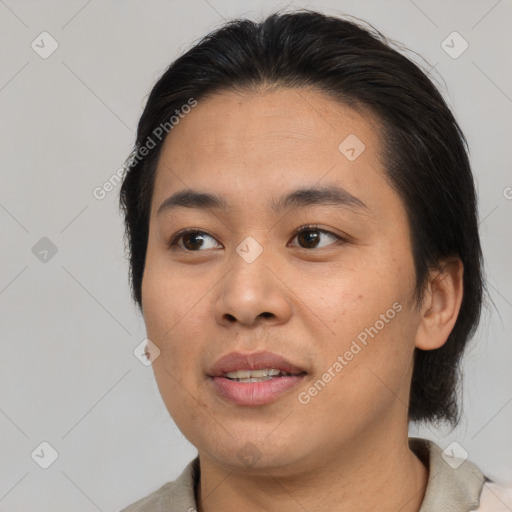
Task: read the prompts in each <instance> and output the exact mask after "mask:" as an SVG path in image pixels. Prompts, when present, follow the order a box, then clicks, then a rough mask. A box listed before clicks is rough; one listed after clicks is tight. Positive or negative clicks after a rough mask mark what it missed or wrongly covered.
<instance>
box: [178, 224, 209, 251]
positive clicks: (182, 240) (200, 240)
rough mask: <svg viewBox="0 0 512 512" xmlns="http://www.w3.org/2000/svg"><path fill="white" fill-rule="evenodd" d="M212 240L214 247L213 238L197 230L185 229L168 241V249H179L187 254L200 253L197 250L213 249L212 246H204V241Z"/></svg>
mask: <svg viewBox="0 0 512 512" xmlns="http://www.w3.org/2000/svg"><path fill="white" fill-rule="evenodd" d="M208 239H210V240H213V241H214V245H215V242H216V241H215V238H213V237H212V236H211V235H209V234H207V233H205V232H204V231H199V230H197V229H185V230H183V231H180V232H178V233H176V234H175V235H174V236H173V237H172V238H171V240H170V241H169V244H168V245H169V248H170V249H176V248H177V249H180V250H183V251H188V252H200V251H198V249H200V248H202V249H215V247H214V246H212V244H211V243H210V244H208V243H206V244H205V240H208ZM208 245H210V247H208Z"/></svg>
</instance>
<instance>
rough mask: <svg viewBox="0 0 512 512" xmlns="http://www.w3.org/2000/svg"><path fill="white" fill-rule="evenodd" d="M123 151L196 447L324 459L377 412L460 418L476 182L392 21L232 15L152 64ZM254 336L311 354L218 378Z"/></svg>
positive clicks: (145, 308)
mask: <svg viewBox="0 0 512 512" xmlns="http://www.w3.org/2000/svg"><path fill="white" fill-rule="evenodd" d="M128 163H129V166H128V168H127V173H126V175H125V177H124V181H123V185H122V188H121V193H120V205H121V208H122V211H123V214H124V218H125V226H126V236H127V240H128V249H129V258H130V276H131V287H132V293H133V298H134V300H135V302H136V303H137V305H138V306H139V307H140V309H141V311H142V314H143V316H144V320H145V323H146V328H147V332H148V338H149V339H151V340H152V342H153V343H154V344H155V345H156V346H157V347H158V348H159V350H160V351H161V354H160V357H158V358H157V359H156V360H155V361H154V363H153V368H154V372H155V376H156V379H157V383H158V386H159V388H160V392H161V394H162V397H163V399H164V402H165V404H166V406H167V408H168V410H169V412H170V413H171V415H172V416H173V418H174V420H175V421H176V423H177V425H178V426H179V427H180V429H181V430H182V431H183V433H184V434H185V435H186V436H187V437H188V438H189V439H190V440H191V442H192V443H193V444H195V445H196V446H197V447H198V449H199V450H200V451H201V450H203V451H204V452H205V453H208V454H209V455H211V456H212V457H214V458H217V459H218V460H224V461H233V460H235V458H236V457H235V455H236V454H237V453H238V452H239V450H240V449H242V448H243V447H244V446H246V445H247V443H248V442H252V443H254V444H258V443H260V444H258V446H260V447H261V446H266V448H267V451H266V452H264V453H263V458H265V457H266V458H267V459H266V460H267V462H269V463H272V462H271V461H270V459H272V460H273V463H275V464H286V463H291V462H292V461H291V460H288V459H287V458H286V457H291V455H287V456H286V457H285V456H284V455H283V453H284V452H283V450H284V449H285V448H286V446H287V445H289V444H290V443H291V442H293V443H295V446H300V449H299V450H298V454H296V455H295V456H296V457H307V456H309V455H308V454H311V453H316V454H317V456H320V455H321V454H323V455H325V454H327V453H329V446H330V447H331V448H332V446H333V443H334V444H336V443H338V444H339V446H342V445H343V444H346V443H348V442H350V440H351V439H352V438H353V436H355V435H356V433H361V432H366V431H368V432H369V431H370V430H371V428H372V426H375V425H378V424H380V425H383V421H389V422H390V423H389V424H390V425H391V424H395V423H396V421H401V422H402V423H403V425H405V426H407V423H408V422H409V421H432V422H436V421H448V422H450V423H452V424H453V425H455V424H456V422H457V419H458V417H459V413H460V408H459V407H458V397H457V386H458V380H459V362H460V359H461V356H462V354H463V351H464V348H465V346H466V344H467V342H468V340H469V339H470V337H471V335H472V334H473V332H474V329H475V328H476V325H477V323H478V319H479V314H480V308H481V301H482V275H481V248H480V241H479V236H478V223H477V207H476V197H475V188H474V182H473V177H472V174H471V169H470V164H469V161H468V156H467V151H466V141H465V139H464V136H463V134H462V132H461V130H460V128H459V126H458V124H457V122H456V120H455V119H454V116H453V114H452V113H451V112H450V109H449V108H448V106H447V105H446V103H445V102H444V100H443V98H442V96H441V95H440V93H439V92H438V90H437V89H436V87H435V86H434V85H433V84H432V82H431V81H430V80H429V78H428V77H427V75H426V74H425V73H424V72H423V71H422V70H421V69H420V68H419V67H418V66H417V65H416V64H414V63H413V62H411V61H410V60H408V59H407V58H406V57H404V56H403V55H402V54H400V53H399V52H397V51H396V50H395V49H393V48H392V47H391V45H390V43H389V42H388V41H387V40H386V39H385V38H384V36H382V35H381V34H380V33H378V32H377V31H376V30H375V29H368V28H363V27H362V26H360V25H358V24H356V23H353V22H351V21H347V20H344V19H339V18H334V17H329V16H325V15H323V14H319V13H315V12H311V11H301V12H296V13H291V14H275V15H272V16H270V17H268V18H267V19H265V20H264V21H263V22H261V23H255V22H252V21H249V20H238V21H233V22H230V23H228V24H226V25H225V26H224V27H222V28H220V29H219V30H217V31H215V32H213V33H212V34H210V35H208V36H207V37H205V38H204V39H203V40H201V41H200V42H199V43H198V44H196V45H195V46H194V47H193V48H191V49H190V50H189V51H188V52H186V53H185V54H184V55H183V56H181V57H180V58H178V59H177V60H176V61H175V62H173V63H172V64H171V66H170V67H169V68H168V69H167V70H166V72H165V73H164V74H163V76H162V77H161V78H160V79H159V81H158V82H157V84H156V85H155V86H154V88H153V90H152V91H151V93H150V95H149V98H148V101H147V103H146V106H145V109H144V112H143V114H142V116H141V119H140V121H139V125H138V131H137V140H136V145H135V148H134V152H133V153H132V155H131V157H130V159H129V161H128ZM191 192H192V193H191ZM196 193H197V194H196ZM171 196H173V200H170V201H166V200H167V199H168V198H170V197H171ZM210 196H216V197H210ZM162 205H163V206H162ZM307 225H313V226H310V227H308V228H307V229H306V230H305V229H304V226H307ZM299 228H300V230H299ZM184 230H188V231H192V232H189V233H188V234H183V231H184ZM248 237H250V238H248ZM249 255H250V256H249ZM260 350H267V351H273V352H276V353H278V354H280V355H283V356H285V357H286V358H287V359H289V360H290V361H291V362H292V363H294V364H296V365H297V366H298V367H299V368H300V369H301V370H303V371H304V373H305V376H304V378H303V379H302V381H301V383H300V384H299V385H298V387H297V388H296V389H295V390H294V391H293V392H290V393H288V394H285V395H283V396H282V397H281V398H279V399H277V400H276V401H274V402H271V403H267V404H264V405H260V406H252V407H246V406H243V405H239V404H238V405H237V404H233V403H232V402H229V401H226V400H224V399H223V398H222V397H221V396H219V395H218V394H216V393H215V392H214V391H212V389H211V380H212V379H211V371H212V366H213V365H214V363H215V362H216V361H217V360H218V358H219V357H221V356H223V355H225V354H227V353H229V352H232V351H243V352H247V353H252V352H256V351H260ZM350 354H352V355H350ZM338 356H341V358H342V360H343V362H342V361H341V360H340V359H339V357H338ZM336 362H337V363H338V364H337V365H336V364H335V363H336ZM340 365H341V368H340ZM320 381H321V382H320ZM313 388H314V389H313ZM315 389H316V391H315ZM345 411H351V413H350V415H348V414H345ZM292 413H293V414H292ZM285 418H286V419H285ZM305 422H308V423H307V424H309V425H310V427H309V428H308V432H306V431H305V430H306V429H305V428H304V425H305V424H306V423H305ZM311 429H313V431H314V432H316V434H313V435H312V434H311ZM270 432H272V435H270V434H269V433H270Z"/></svg>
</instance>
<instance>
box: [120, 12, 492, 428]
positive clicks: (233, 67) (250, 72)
mask: <svg viewBox="0 0 512 512" xmlns="http://www.w3.org/2000/svg"><path fill="white" fill-rule="evenodd" d="M275 87H287V88H310V89H315V90H318V91H321V92H324V93H327V94H328V95H330V96H331V97H333V98H335V99H337V100H338V101H340V102H342V103H343V104H345V105H348V106H350V107H352V108H355V109H366V110H369V111H370V112H372V113H373V114H374V116H375V118H376V119H377V121H378V123H377V124H378V127H379V128H378V129H379V133H380V140H381V143H382V152H381V155H382V161H383V164H384V168H385V170H386V172H387V178H388V179H389V182H390V184H391V186H393V187H394V189H395V190H396V191H397V193H398V194H399V196H400V197H401V199H402V201H403V204H404V205H405V209H406V211H407V215H408V220H409V225H410V230H411V247H412V254H413V257H414V265H415V272H416V292H417V297H418V298H419V297H420V296H421V292H422V291H423V289H424V286H425V284H426V280H427V278H428V273H429V270H430V269H432V268H440V265H441V264H442V262H443V260H444V259H445V258H448V257H453V256H458V257H460V259H461V260H462V263H463V264H464V276H463V281H464V285H463V299H462V305H461V309H460V312H459V315H458V318H457V321H456V323H455V326H454V328H453V330H452V332H451V333H450V335H449V337H448V340H447V341H446V343H445V344H444V345H443V346H442V347H440V348H438V349H436V350H429V351H423V350H420V349H417V348H416V349H415V354H414V370H413V376H412V383H411V394H410V403H409V411H408V417H409V420H410V421H431V422H439V421H448V422H449V423H451V424H452V425H456V424H457V422H458V421H459V419H460V410H459V407H458V393H459V387H458V386H459V381H460V360H461V357H462V354H463V351H464V347H465V346H466V344H467V342H468V340H469V339H470V338H471V336H472V335H473V333H474V331H475V329H476V326H477V324H478V321H479V317H480V310H481V305H482V295H483V289H484V284H483V278H482V252H481V247H480V239H479V234H478V221H477V218H478V216H477V203H476V192H475V185H474V181H473V176H472V173H471V168H470V163H469V159H468V154H467V143H466V139H465V138H464V135H463V133H462V131H461V129H460V127H459V125H458V124H457V122H456V120H455V118H454V116H453V114H452V112H451V111H450V109H449V107H448V106H447V104H446V103H445V101H444V100H443V97H442V95H441V94H440V93H439V91H438V90H437V88H436V87H435V86H434V84H433V83H432V81H431V80H430V79H429V78H428V76H427V73H425V72H424V71H422V69H421V68H420V67H419V66H418V65H416V64H415V63H413V62H412V61H411V60H409V59H408V58H407V57H405V56H404V55H403V54H402V53H400V52H399V51H398V50H396V49H394V48H393V47H392V44H391V43H390V42H389V41H388V40H387V39H386V38H385V37H384V36H383V35H382V34H381V33H380V32H379V31H377V30H376V29H374V28H371V27H369V28H366V27H363V26H362V25H361V24H360V23H356V22H354V21H349V20H347V19H342V18H338V17H334V16H328V15H324V14H321V13H318V12H315V11H311V10H305V9H303V10H300V11H295V12H288V13H274V14H272V15H270V16H268V17H267V18H265V19H264V20H263V21H261V22H259V23H258V22H253V21H250V20H247V19H241V20H233V21H230V22H228V23H226V24H225V25H223V26H222V27H221V28H219V29H217V30H215V31H213V32H212V33H210V34H208V35H207V36H205V37H204V38H202V39H201V40H200V41H199V42H198V43H197V44H195V45H194V46H193V47H192V48H191V49H190V50H188V51H187V52H186V53H185V54H183V55H182V56H181V57H179V58H178V59H177V60H175V61H174V62H173V63H172V64H171V65H170V66H169V67H168V69H167V70H166V71H165V73H164V74H163V75H162V76H161V78H160V79H159V80H158V82H157V83H156V85H155V86H154V87H153V89H152V91H151V93H150V95H149V97H148V101H147V103H146V106H145V108H144V112H143V114H142V116H141V118H140V121H139V124H138V129H137V138H136V144H135V147H134V150H133V152H132V154H131V155H130V158H129V159H128V161H127V163H128V165H127V167H126V173H125V176H124V179H123V184H122V187H121V191H120V208H121V210H122V212H123V214H124V221H125V229H126V239H127V241H128V244H129V259H130V284H131V289H132V295H133V299H134V301H135V302H136V303H137V304H138V306H139V307H140V308H141V309H142V297H141V288H142V277H143V272H144V265H145V257H146V249H147V242H148V232H149V213H150V206H151V199H152V192H153V184H154V179H155V172H156V167H157V164H158V160H159V155H160V152H161V147H162V143H163V141H164V140H165V136H163V137H162V133H163V132H162V128H163V129H164V131H165V134H166V135H167V133H171V130H172V128H173V127H174V125H175V123H176V122H179V118H180V116H177V115H176V114H179V112H181V111H182V108H183V106H184V105H187V104H188V105H190V104H191V101H201V99H205V98H207V97H209V96H211V95H213V94H215V93H216V92H221V91H227V90H240V91H247V90H259V89H265V88H275ZM173 116H174V121H172V120H171V118H173ZM150 141H151V149H150V150H148V148H149V147H150ZM144 148H146V149H144Z"/></svg>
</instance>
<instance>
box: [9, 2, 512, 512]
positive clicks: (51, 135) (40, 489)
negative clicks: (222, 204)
mask: <svg viewBox="0 0 512 512" xmlns="http://www.w3.org/2000/svg"><path fill="white" fill-rule="evenodd" d="M286 5H289V7H290V8H293V7H311V8H317V9H320V10H322V11H324V12H327V13H331V14H343V13H347V14H351V15H354V16H358V17H361V18H363V19H366V20H368V21H369V22H371V23H372V24H374V25H375V26H376V27H377V28H378V29H380V30H382V31H383V32H384V33H385V34H386V35H387V36H389V37H391V38H393V39H396V40H398V41H401V42H402V43H404V44H405V45H406V46H407V47H408V48H411V49H413V50H414V51H415V52H418V53H419V54H421V55H423V56H424V57H425V59H426V60H427V61H428V62H429V63H430V65H431V66H435V70H433V75H434V76H436V77H437V80H438V82H439V84H440V87H441V89H442V92H443V94H444V95H445V97H446V98H447V101H448V102H449V104H450V105H451V106H452V107H453V109H454V110H455V113H456V116H457V118H458V120H459V121H460V124H461V126H462V128H463V130H464V132H465V133H466V135H467V137H468V140H469V144H470V147H471V158H472V163H473V168H474V172H475V175H476V179H477V182H478V189H479V197H480V218H481V225H480V228H481V236H482V243H483V247H484V252H485V259H486V271H487V276H488V279H489V290H490V295H491V299H492V301H493V302H494V306H492V304H490V303H489V306H488V308H487V309H486V310H485V311H484V317H483V321H482V324H481V327H480V329H479V331H478V335H477V336H476V338H475V340H474V342H473V344H472V345H471V349H470V350H469V351H468V353H467V357H466V359H465V366H464V368H465V380H464V386H465V395H464V396H465V418H464V421H463V422H462V423H461V425H460V427H459V428H457V429H456V430H455V431H454V432H452V433H450V432H441V431H437V430H434V429H428V428H422V429H420V430H419V431H418V430H414V431H411V434H413V435H422V436H424V437H428V438H430V439H433V440H435V441H437V442H438V443H439V444H440V445H441V446H442V447H443V448H444V447H446V446H447V445H448V444H449V443H450V442H452V441H457V442H458V443H459V444H460V445H461V446H462V447H463V448H464V449H465V450H467V452H468V453H469V457H470V459H471V460H473V461H474V462H476V463H477V464H478V465H479V466H480V467H481V469H482V470H483V471H484V472H486V473H487V474H489V475H490V476H492V477H497V478H499V479H502V480H508V481H512V462H511V461H512V438H511V435H510V432H511V431H512V429H511V425H512V372H511V364H510V362H511V356H512V348H511V343H510V333H511V332H512V325H511V318H512V314H511V313H512V311H511V308H512V292H511V286H510V285H511V269H510V261H511V253H512V247H511V236H510V218H511V217H510V213H511V209H512V200H510V197H512V189H510V188H507V187H511V186H512V177H511V174H510V164H511V149H510V135H511V132H512V129H511V128H512V127H511V119H512V117H511V113H512V99H511V97H512V72H511V62H512V59H511V55H510V53H511V52H510V48H511V47H512V35H511V30H510V20H512V2H511V1H510V0H501V1H496V0H485V1H484V0H482V1H472V2H469V1H460V2H456V1H451V2H446V1H445V0H442V1H441V0H439V1H431V2H427V1H425V0H415V1H408V0H401V1H398V0H396V1H385V2H383V1H379V0H375V1H344V0H338V1H316V2H309V3H307V4H306V3H303V2H290V3H287V2H272V1H246V2H235V1H234V0H233V1H228V0H208V1H206V0H205V1H203V0H191V1H187V2H181V1H167V2H163V1H156V0H153V1H146V2H142V1H139V2H135V1H125V2H121V1H119V2H117V1H103V2H100V1H99V0H92V1H85V0H73V1H66V2H65V1H45V2H43V1H35V0H34V1H31V2H29V1H15V0H0V33H1V38H2V44H1V62H2V65H1V68H0V108H1V117H0V119H1V120H2V122H1V128H0V129H1V133H0V145H1V155H2V158H1V164H0V165H1V169H2V188H1V192H0V222H1V228H2V265H1V275H0V311H1V315H2V351H1V358H0V365H1V368H0V383H1V384H0V385H1V394H0V429H1V437H0V510H1V511H10V512H11V511H12V512H15V511H20V512H21V511H23V512H29V511H36V510H37V511H39V512H50V511H52V512H53V511H57V510H67V511H96V510H101V511H114V510H118V509H120V508H121V507H122V506H125V505H127V504H128V503H131V502H132V501H134V500H135V499H137V498H140V497H142V496H143V495H146V494H147V493H149V492H151V491H153V490H154V489H156V488H157V487H158V486H160V485H162V484H163V483H164V482H166V481H169V480H173V479H174V478H175V477H176V476H177V475H178V474H179V473H180V472H181V470H182V469H183V467H184V466H185V464H186V463H187V462H188V461H189V460H191V459H192V458H193V457H194V456H195V453H196V451H195V449H194V447H193V446H191V445H190V444H189V443H188V442H187V441H186V440H185V439H184V438H183V436H182V435H181V433H180V432H179V431H178V430H177V428H176V427H175V426H174V424H173V423H172V421H171V420H170V418H169V416H168V414H167V411H166V410H165V407H164V405H163V403H162V402H161V399H160V396H159V393H158V390H157V388H156V384H155V382H154V379H153V373H152V370H151V367H145V366H143V365H142V364H141V363H140V362H139V360H137V359H136V358H135V356H134V355H133V350H134V348H135V347H136V346H137V345H138V344H139V343H140V342H141V341H142V340H143V339H144V337H145V330H144V324H143V321H142V319H141V317H140V316H139V314H138V313H137V310H136V308H135V307H134V306H133V305H132V303H131V300H130V295H129V289H128V284H127V272H128V265H127V262H126V260H125V258H124V249H123V229H122V219H121V217H120V216H119V215H118V212H117V202H116V201H117V194H118V187H116V189H115V190H114V191H112V192H110V193H109V194H108V195H107V197H106V198H105V199H103V200H97V199H95V198H94V196H93V190H94V188H95V187H98V186H101V185H102V184H103V183H104V182H105V181H106V180H108V179H109V178H110V177H111V176H112V175H113V174H114V173H115V172H116V170H117V169H118V168H119V167H120V166H121V165H122V163H123V160H124V158H125V157H126V156H127V155H128V153H129V151H130V150H131V147H132V144H133V141H134V137H135V127H136V123H137V120H138V118H139V116H140V114H141V112H142V108H143V104H144V101H145V97H146V95H147V94H148V93H149V91H150V89H151V87H152V85H153V84H154V82H155V81H156V79H157V78H158V77H159V76H160V74H161V73H162V72H163V70H164V69H165V68H166V67H167V65H168V64H169V63H170V62H171V60H173V59H174V58H176V57H177V56H178V55H180V54H181V53H182V52H183V51H184V50H186V49H187V48H189V47H190V46H191V44H192V43H193V42H194V41H195V40H196V39H197V38H199V37H201V36H203V35H205V34H206V33H207V32H209V31H210V30H212V29H214V28H216V27H218V26H219V25H220V24H221V23H222V22H223V21H224V19H229V18H231V17H235V16H248V17H252V18H254V17H256V16H259V15H260V14H268V13H269V12H270V11H272V10H274V9H276V8H278V7H285V6H286ZM43 31H47V32H49V33H50V34H51V36H52V37H53V38H54V39H55V40H56V41H57V42H58V45H59V47H58V49H57V50H56V51H55V52H54V53H53V54H52V55H51V56H50V57H49V58H47V59H43V58H41V57H40V56H39V55H38V54H37V53H36V52H35V51H34V50H33V49H32V48H31V43H32V41H33V40H36V42H37V41H38V40H40V39H37V38H38V36H39V34H40V33H41V32H43ZM453 31H457V32H458V33H460V34H461V36H462V37H463V38H464V39H465V40H466V41H467V42H468V43H469V48H468V49H467V50H466V51H465V52H464V53H463V54H462V55H461V56H460V57H458V58H457V59H453V58H452V57H450V56H449V55H448V54H447V53H446V52H445V51H444V50H443V48H442V47H441V43H442V41H443V40H445V38H446V37H447V36H448V35H449V34H451V33H452V32H453ZM39 44H40V45H41V43H39ZM45 44H47V43H45ZM457 44H459V43H457ZM46 48H48V46H46ZM409 56H410V57H412V58H414V59H416V60H418V59H417V57H416V56H415V55H414V54H409ZM423 65H424V66H426V67H427V68H428V66H427V65H426V64H423ZM437 73H438V74H437ZM439 75H440V76H441V77H442V79H441V78H439ZM507 197H508V198H509V199H507ZM42 237H47V238H49V239H50V240H51V241H52V242H53V244H55V246H56V247H57V253H56V254H55V255H53V256H52V257H51V253H49V255H48V256H47V261H46V262H42V261H40V259H38V258H37V257H36V255H35V254H34V253H33V251H32V248H33V246H34V245H35V244H36V243H37V242H38V241H39V240H40V239H41V238H42ZM40 257H42V255H40ZM42 441H47V442H49V443H50V444H51V445H52V446H53V447H54V449H55V450H56V451H57V452H58V458H57V460H56V461H55V462H54V463H53V464H52V465H51V466H50V467H49V468H48V469H42V468H41V467H39V465H37V464H36V462H34V460H33V459H32V458H31V453H32V452H33V450H34V449H36V448H37V447H38V446H39V444H40V443H41V442H42ZM38 453H41V452H38ZM47 455H48V451H47V452H46V455H45V456H47ZM42 458H43V457H41V459H42Z"/></svg>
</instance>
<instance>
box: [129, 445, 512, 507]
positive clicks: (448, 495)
mask: <svg viewBox="0 0 512 512" xmlns="http://www.w3.org/2000/svg"><path fill="white" fill-rule="evenodd" d="M409 446H410V448H411V450H412V451H413V452H414V453H415V454H416V455H417V456H418V457H419V458H420V460H421V461H422V462H423V463H424V464H425V466H426V467H427V468H428V469H429V477H428V483H427V489H426V492H425V497H424V499H423V503H422V505H421V508H420V510H419V512H471V511H475V512H511V511H512V488H509V487H503V486H499V485H497V484H496V483H494V482H492V480H490V479H489V478H487V477H486V476H485V475H484V474H483V473H482V472H481V471H480V470H479V469H478V467H477V466H475V464H473V463H472V462H470V461H469V460H465V461H464V462H461V460H460V459H451V458H447V457H446V456H445V455H443V453H442V450H441V448H440V447H439V446H437V444H435V443H433V442H432V441H428V440H426V439H420V438H415V437H411V438H409ZM443 457H444V458H443ZM198 481H199V457H196V458H195V459H194V460H192V461H191V462H190V463H189V464H188V465H187V466H186V468H185V469H184V470H183V472H182V473H181V475H180V476H179V477H178V478H177V479H176V480H175V481H174V482H168V483H166V484H164V485H163V486H162V487H160V488H159V489H158V490H156V491H155V492H153V493H151V494H149V495H148V496H146V497H145V498H142V499H141V500H139V501H137V502H135V503H133V504H132V505H130V506H128V507H126V508H124V509H123V510H122V511H121V512H194V511H196V510H197V507H196V501H195V497H194V487H195V485H196V484H197V483H198Z"/></svg>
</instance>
